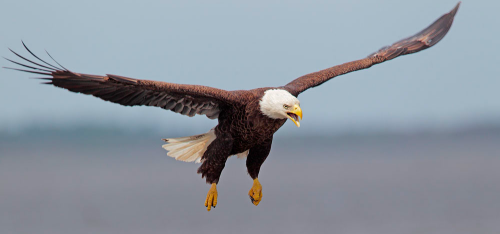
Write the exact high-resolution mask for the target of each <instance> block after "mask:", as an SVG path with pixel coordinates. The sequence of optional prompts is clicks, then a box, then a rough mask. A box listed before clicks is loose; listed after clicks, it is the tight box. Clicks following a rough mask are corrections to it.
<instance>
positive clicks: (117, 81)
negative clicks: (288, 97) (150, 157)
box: [6, 43, 239, 119]
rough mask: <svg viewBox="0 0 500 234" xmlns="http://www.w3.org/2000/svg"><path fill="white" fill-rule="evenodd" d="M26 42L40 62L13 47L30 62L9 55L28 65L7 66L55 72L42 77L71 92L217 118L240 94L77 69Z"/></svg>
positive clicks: (43, 73)
mask: <svg viewBox="0 0 500 234" xmlns="http://www.w3.org/2000/svg"><path fill="white" fill-rule="evenodd" d="M23 45H24V47H25V48H26V50H28V52H29V53H30V54H31V55H33V56H34V57H35V58H36V59H38V60H39V62H38V61H37V62H35V61H32V60H29V59H27V58H25V57H23V56H21V55H19V54H18V53H16V52H14V51H12V50H11V51H12V53H14V54H15V55H17V56H18V57H19V58H21V59H23V60H25V61H27V62H29V64H23V63H19V62H16V61H13V60H10V59H7V58H6V59H7V60H9V61H10V62H13V63H15V64H17V65H20V66H23V67H25V68H28V69H19V68H8V67H6V68H8V69H13V70H17V71H23V72H29V73H35V74H41V75H46V76H52V77H49V78H41V79H46V80H49V82H46V84H52V85H54V86H57V87H60V88H64V89H67V90H69V91H71V92H76V93H83V94H90V95H92V96H95V97H98V98H101V99H102V100H105V101H110V102H114V103H118V104H120V105H124V106H143V105H144V106H157V107H161V108H163V109H167V110H171V111H174V112H177V113H180V114H183V115H187V116H190V117H192V116H194V115H196V114H200V115H206V116H207V117H208V118H210V119H215V118H217V117H218V116H219V113H220V111H221V110H222V109H223V108H224V107H225V106H228V105H232V104H235V103H237V101H238V98H239V97H238V95H237V94H236V93H235V92H230V91H226V90H222V89H216V88H211V87H207V86H201V85H185V84H174V83H167V82H160V81H151V80H139V79H133V78H128V77H123V76H117V75H110V74H108V75H106V76H98V75H89V74H82V73H76V72H72V71H70V70H68V69H66V68H64V67H63V66H61V65H60V64H59V63H57V62H56V61H55V60H54V62H56V63H57V64H58V65H59V66H60V67H57V66H54V65H52V64H49V63H47V62H45V61H44V60H42V59H40V58H39V57H38V56H36V55H35V54H34V53H32V52H31V51H30V50H29V49H28V47H26V45H25V44H24V43H23ZM49 56H50V54H49ZM51 58H52V57H51Z"/></svg>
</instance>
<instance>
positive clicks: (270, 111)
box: [259, 89, 300, 119]
mask: <svg viewBox="0 0 500 234" xmlns="http://www.w3.org/2000/svg"><path fill="white" fill-rule="evenodd" d="M296 104H297V105H300V102H299V99H297V98H296V97H294V96H293V95H292V94H291V93H289V92H288V91H286V90H283V89H270V90H266V91H265V92H264V96H263V97H262V99H261V100H260V102H259V105H260V111H262V113H264V115H266V116H268V117H269V118H272V119H286V118H288V117H287V114H286V112H287V110H286V109H285V108H284V105H286V106H289V107H292V106H294V105H296Z"/></svg>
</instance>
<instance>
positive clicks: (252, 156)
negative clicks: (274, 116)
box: [247, 136, 273, 205]
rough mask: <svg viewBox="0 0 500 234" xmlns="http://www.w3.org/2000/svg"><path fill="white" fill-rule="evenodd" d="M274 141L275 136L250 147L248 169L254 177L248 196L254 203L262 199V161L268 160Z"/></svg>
mask: <svg viewBox="0 0 500 234" xmlns="http://www.w3.org/2000/svg"><path fill="white" fill-rule="evenodd" d="M272 143H273V137H272V136H271V137H270V138H269V139H266V140H264V141H263V142H262V143H260V144H259V145H256V146H254V147H252V148H250V151H249V153H248V156H247V169H248V174H249V175H250V177H252V179H253V186H252V188H251V189H250V191H248V196H250V200H251V201H252V203H253V204H254V205H258V204H259V203H260V201H261V200H262V185H260V182H259V179H258V178H257V177H258V176H259V172H260V167H261V166H262V163H264V161H265V160H266V158H267V156H268V155H269V152H271V144H272Z"/></svg>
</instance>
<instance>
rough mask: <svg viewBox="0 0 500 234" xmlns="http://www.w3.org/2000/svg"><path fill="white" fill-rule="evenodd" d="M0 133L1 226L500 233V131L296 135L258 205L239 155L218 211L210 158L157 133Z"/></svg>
mask: <svg viewBox="0 0 500 234" xmlns="http://www.w3.org/2000/svg"><path fill="white" fill-rule="evenodd" d="M1 135H2V136H1V137H0V233H40V234H41V233H50V234H57V233H75V234H79V233H121V234H123V233H220V234H222V233H384V234H391V233H436V234H437V233H439V234H447V233H450V234H459V233H464V234H465V233H482V234H487V233H499V232H500V226H499V223H500V196H499V194H500V183H499V181H500V170H499V168H500V157H499V155H500V145H499V143H500V128H491V127H483V128H468V129H461V130H453V131H447V132H432V131H423V132H419V133H411V134H410V133H394V132H392V133H383V132H382V133H370V134H340V135H335V136H325V135H309V136H295V137H290V136H284V135H278V136H277V137H276V139H275V142H274V145H273V149H272V152H271V155H270V157H269V158H268V160H267V161H266V162H265V163H264V165H263V167H262V171H261V174H260V181H261V183H262V185H263V200H262V202H261V203H260V205H259V206H258V207H255V206H253V205H252V204H251V203H250V199H249V198H248V195H247V192H248V190H249V189H250V187H251V185H252V181H251V179H250V177H249V176H248V175H247V173H246V168H245V161H244V160H239V159H237V158H231V159H229V160H228V162H227V164H226V168H225V169H224V171H223V173H222V178H221V181H220V184H219V186H218V191H219V203H218V205H217V208H215V209H213V210H212V211H210V212H207V211H206V209H205V207H204V206H203V202H204V200H205V195H206V192H207V191H208V188H209V186H208V185H206V184H205V182H204V180H202V179H201V178H200V175H198V174H196V169H197V167H198V166H199V164H193V163H185V162H179V161H175V160H174V159H172V158H169V157H167V156H166V152H164V150H163V149H162V148H161V147H160V146H161V144H162V142H161V141H160V140H159V139H160V138H162V137H170V135H168V134H167V135H159V134H157V133H154V132H120V131H116V130H112V129H98V128H82V129H73V130H50V129H44V130H33V129H31V130H26V131H24V132H22V133H16V134H8V133H5V134H1Z"/></svg>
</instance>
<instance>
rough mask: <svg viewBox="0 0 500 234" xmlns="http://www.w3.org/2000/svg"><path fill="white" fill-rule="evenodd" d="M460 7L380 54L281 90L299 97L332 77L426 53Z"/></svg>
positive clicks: (448, 28) (311, 74) (447, 27)
mask: <svg viewBox="0 0 500 234" xmlns="http://www.w3.org/2000/svg"><path fill="white" fill-rule="evenodd" d="M459 6H460V2H459V3H458V4H457V5H456V6H455V8H453V10H451V11H450V12H449V13H447V14H444V15H443V16H441V17H440V18H439V19H437V20H436V21H435V22H434V23H432V24H431V25H430V26H429V27H427V28H425V29H424V30H422V31H420V32H419V33H417V34H415V35H413V36H411V37H408V38H405V39H403V40H400V41H398V42H396V43H394V44H392V45H390V46H386V47H383V48H382V49H380V50H379V51H377V52H375V53H373V54H370V55H369V56H368V57H367V58H364V59H360V60H356V61H352V62H348V63H344V64H341V65H337V66H334V67H331V68H327V69H324V70H321V71H318V72H314V73H310V74H307V75H304V76H301V77H299V78H297V79H295V80H293V81H292V82H290V83H288V84H287V85H285V86H284V87H283V88H284V89H286V90H288V91H289V92H290V93H291V94H293V95H294V96H298V95H299V94H300V93H302V92H304V91H306V90H307V89H309V88H313V87H316V86H318V85H321V84H323V83H324V82H326V81H328V80H330V79H332V78H334V77H337V76H340V75H344V74H347V73H349V72H353V71H358V70H362V69H366V68H369V67H371V66H373V65H375V64H378V63H382V62H385V61H388V60H391V59H394V58H396V57H398V56H401V55H406V54H411V53H415V52H418V51H421V50H425V49H427V48H429V47H431V46H433V45H435V44H436V43H438V42H439V41H440V40H441V39H443V37H444V36H445V35H446V34H447V33H448V31H449V30H450V28H451V25H452V23H453V19H454V18H455V14H456V13H457V11H458V8H459Z"/></svg>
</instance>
